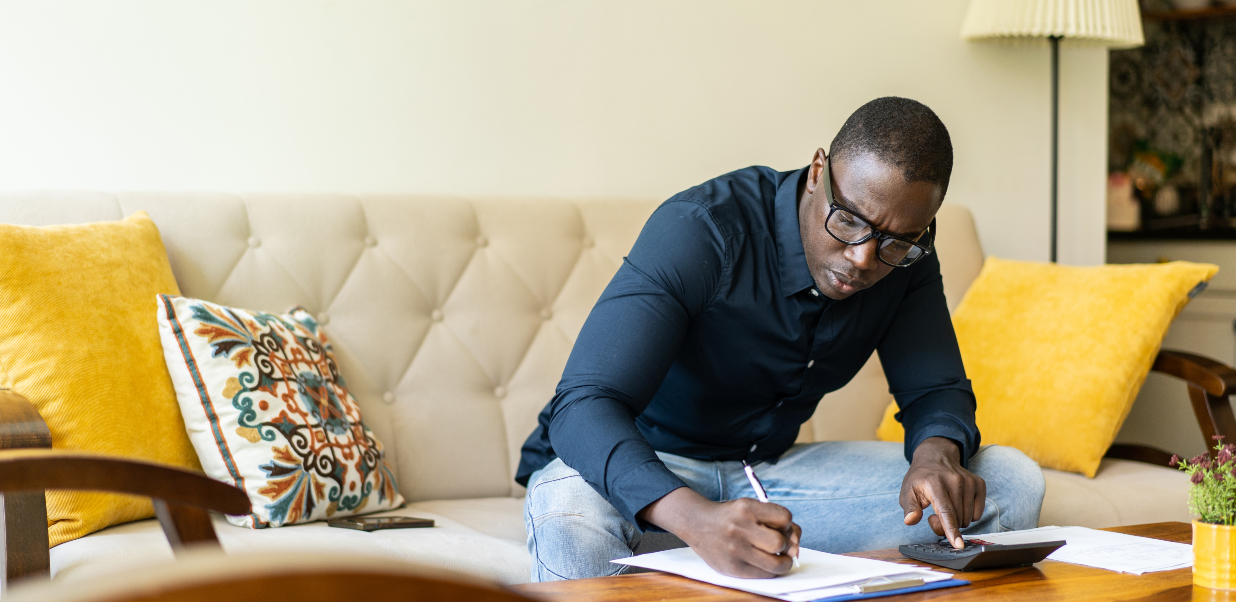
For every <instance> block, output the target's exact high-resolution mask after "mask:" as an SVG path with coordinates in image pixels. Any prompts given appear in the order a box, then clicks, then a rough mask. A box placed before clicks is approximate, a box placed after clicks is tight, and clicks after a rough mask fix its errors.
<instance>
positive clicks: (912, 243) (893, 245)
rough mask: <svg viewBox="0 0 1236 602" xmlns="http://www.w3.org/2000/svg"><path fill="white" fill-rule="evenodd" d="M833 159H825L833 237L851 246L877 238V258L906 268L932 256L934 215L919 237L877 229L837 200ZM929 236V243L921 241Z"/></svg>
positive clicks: (826, 225) (826, 222)
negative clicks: (905, 236) (832, 165)
mask: <svg viewBox="0 0 1236 602" xmlns="http://www.w3.org/2000/svg"><path fill="white" fill-rule="evenodd" d="M831 172H832V167H831V161H830V159H828V158H826V159H824V182H823V183H822V184H823V186H824V195H825V198H827V199H828V218H827V219H825V220H824V229H825V230H827V231H828V233H829V234H830V235H832V237H833V238H835V239H837V240H838V241H839V242H842V243H845V244H847V245H861V244H863V243H865V242H867V241H869V240H871V239H873V238H874V239H876V249H877V252H876V257H879V258H880V261H882V262H884V263H885V264H887V265H891V266H893V267H895V268H904V267H906V266H909V265H910V264H912V263H914V262H916V261H918V260H920V259H922V258H923V257H926V256H927V255H929V254H930V253H931V251H932V245H933V244H934V243H935V239H936V220H935V218H932V220H931V224H929V225H928V226H927V231H926V232H924V233H923V234H919V235H918V236H917V237H915V238H913V239H910V238H902V237H900V236H893V235H892V234H887V233H884V232H881V231H879V230H876V229H875V227H873V226H872V225H871V222H869V221H868V220H867V219H866V218H864V217H863V216H861V215H859V214H857V213H855V212H853V211H851V210H849V209H846V208H845V207H842V206H841V205H839V204H837V201H835V200H834V199H833V177H832V173H831ZM924 236H925V237H926V244H925V245H924V244H919V242H918V241H919V240H920V239H923V238H924Z"/></svg>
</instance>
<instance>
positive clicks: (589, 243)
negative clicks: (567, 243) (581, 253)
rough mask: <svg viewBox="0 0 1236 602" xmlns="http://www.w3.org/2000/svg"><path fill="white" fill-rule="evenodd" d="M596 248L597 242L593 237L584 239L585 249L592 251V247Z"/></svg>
mask: <svg viewBox="0 0 1236 602" xmlns="http://www.w3.org/2000/svg"><path fill="white" fill-rule="evenodd" d="M595 246H597V241H595V240H592V237H591V236H585V237H584V248H585V249H591V248H592V247H595Z"/></svg>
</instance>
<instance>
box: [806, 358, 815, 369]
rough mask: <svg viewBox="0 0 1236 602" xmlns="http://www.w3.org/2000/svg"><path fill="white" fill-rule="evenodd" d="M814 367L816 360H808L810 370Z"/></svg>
mask: <svg viewBox="0 0 1236 602" xmlns="http://www.w3.org/2000/svg"><path fill="white" fill-rule="evenodd" d="M814 365H815V360H807V367H808V368H810V367H812V366H814Z"/></svg>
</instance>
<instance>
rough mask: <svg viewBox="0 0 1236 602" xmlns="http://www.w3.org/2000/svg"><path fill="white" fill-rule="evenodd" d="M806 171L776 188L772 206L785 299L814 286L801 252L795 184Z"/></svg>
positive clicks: (796, 187)
mask: <svg viewBox="0 0 1236 602" xmlns="http://www.w3.org/2000/svg"><path fill="white" fill-rule="evenodd" d="M806 172H807V168H806V167H804V168H802V169H800V170H798V171H794V172H791V173H790V175H789V177H787V178H786V179H784V180H782V181H781V184H780V185H779V186H777V197H776V199H775V201H774V203H773V222H774V224H773V225H774V227H775V228H776V231H777V259H778V263H779V264H780V268H781V294H783V295H785V296H786V297H789V296H790V295H793V294H795V293H799V292H802V291H803V290H804V289H806V288H809V287H812V286H815V279H813V278H812V277H811V270H809V269H807V254H806V252H804V251H803V238H802V233H801V231H800V230H799V228H798V182H799V181H800V180H801V179H802V178H803V177H805V176H806Z"/></svg>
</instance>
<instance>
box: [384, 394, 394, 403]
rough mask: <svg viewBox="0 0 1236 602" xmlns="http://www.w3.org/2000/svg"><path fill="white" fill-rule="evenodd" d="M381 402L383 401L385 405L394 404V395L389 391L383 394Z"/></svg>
mask: <svg viewBox="0 0 1236 602" xmlns="http://www.w3.org/2000/svg"><path fill="white" fill-rule="evenodd" d="M382 401H385V402H386V403H387V404H392V403H395V394H394V393H391V392H390V391H387V392H385V393H383V394H382Z"/></svg>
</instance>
